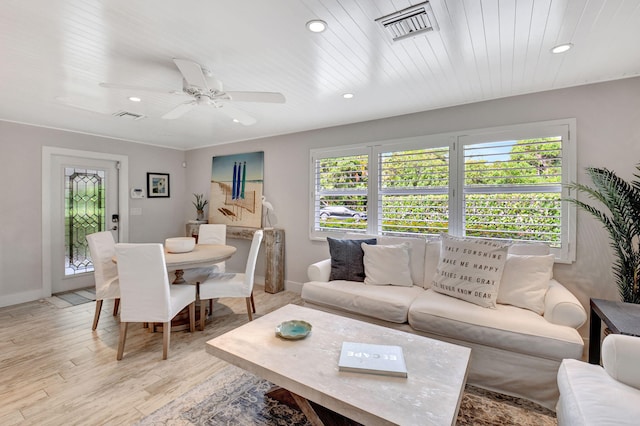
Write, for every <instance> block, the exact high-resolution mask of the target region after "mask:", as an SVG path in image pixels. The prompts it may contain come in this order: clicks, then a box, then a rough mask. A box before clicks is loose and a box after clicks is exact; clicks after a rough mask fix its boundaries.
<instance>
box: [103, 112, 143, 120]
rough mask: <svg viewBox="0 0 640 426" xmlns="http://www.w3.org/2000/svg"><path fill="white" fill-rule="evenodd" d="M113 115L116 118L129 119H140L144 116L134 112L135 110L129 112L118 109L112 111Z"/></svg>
mask: <svg viewBox="0 0 640 426" xmlns="http://www.w3.org/2000/svg"><path fill="white" fill-rule="evenodd" d="M111 115H113V116H114V117H118V118H128V119H129V120H133V121H136V120H142V119H143V118H145V117H146V115H144V114H136V113H135V112H129V111H118V112H114V113H113V114H111Z"/></svg>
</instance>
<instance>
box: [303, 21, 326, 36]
mask: <svg viewBox="0 0 640 426" xmlns="http://www.w3.org/2000/svg"><path fill="white" fill-rule="evenodd" d="M307 29H308V30H309V31H311V32H312V33H321V32H323V31H324V30H326V29H327V23H326V22H324V21H321V20H319V19H314V20H312V21H309V22H307Z"/></svg>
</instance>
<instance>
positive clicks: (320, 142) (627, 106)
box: [186, 78, 640, 335]
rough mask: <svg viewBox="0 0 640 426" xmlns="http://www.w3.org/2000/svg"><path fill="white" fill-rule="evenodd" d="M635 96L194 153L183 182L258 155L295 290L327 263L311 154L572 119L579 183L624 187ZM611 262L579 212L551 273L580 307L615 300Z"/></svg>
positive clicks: (637, 81)
mask: <svg viewBox="0 0 640 426" xmlns="http://www.w3.org/2000/svg"><path fill="white" fill-rule="evenodd" d="M639 95H640V78H633V79H626V80H619V81H614V82H608V83H600V84H594V85H588V86H581V87H576V88H570V89H563V90H555V91H548V92H542V93H537V94H531V95H522V96H517V97H511V98H505V99H499V100H494V101H488V102H480V103H475V104H468V105H463V106H457V107H451V108H443V109H439V110H434V111H427V112H423V113H417V114H411V115H405V116H400V117H392V118H388V119H382V120H375V121H371V122H366V123H357V124H351V125H345V126H339V127H333V128H327V129H319V130H313V131H308V132H303V133H296V134H291V135H285V136H278V137H271V138H265V139H258V140H252V141H245V142H241V143H235V144H229V145H222V146H214V147H210V148H204V149H198V150H193V151H189V152H187V154H186V159H187V163H188V166H187V182H188V186H189V187H190V188H193V189H194V191H196V190H197V191H198V192H204V193H205V194H206V193H207V191H208V182H209V179H210V174H211V157H212V156H214V155H226V154H236V153H242V152H252V151H264V152H265V167H264V169H265V186H264V188H265V190H264V191H265V195H266V196H267V198H268V199H269V201H271V202H272V204H273V205H274V208H275V210H276V212H277V215H278V225H277V226H279V227H282V228H284V229H285V232H286V274H285V277H286V280H287V281H288V284H289V285H292V284H294V285H295V284H299V283H303V282H304V281H306V269H307V266H308V265H309V264H310V263H312V262H315V261H317V260H320V259H323V258H326V257H327V256H328V250H327V246H326V243H324V242H317V241H311V240H310V239H309V236H308V235H309V226H310V224H309V221H308V214H307V211H308V198H309V197H308V194H309V182H308V180H309V179H308V175H309V150H310V149H311V148H318V147H328V146H337V145H347V144H354V143H360V142H369V141H376V140H385V139H394V138H401V137H410V136H418V135H428V134H437V133H446V132H451V131H460V130H464V129H479V128H486V127H494V126H503V125H511V124H517V123H528V122H536V121H545V120H555V119H560V118H571V117H575V118H576V119H577V143H578V149H577V151H578V169H579V170H578V180H579V182H582V183H589V182H588V180H587V178H586V177H585V175H584V173H583V170H584V168H585V167H586V166H590V165H593V166H604V167H608V168H611V169H614V170H615V171H616V172H618V173H619V174H620V175H621V176H622V177H624V178H627V179H631V178H632V177H633V173H634V172H636V171H637V170H636V169H635V166H636V164H637V163H638V162H639V160H640V96H639ZM612 259H613V257H612V252H611V249H610V247H609V241H608V234H606V232H605V231H604V230H603V228H602V227H601V226H600V224H599V223H598V222H596V221H595V220H594V219H592V218H591V217H590V216H587V215H586V214H585V213H583V212H579V214H578V234H577V261H576V262H575V263H574V264H572V265H556V267H555V270H554V273H555V276H556V278H557V279H558V280H560V281H561V282H563V283H565V284H566V285H567V287H569V288H570V289H571V290H572V291H573V292H574V293H575V294H576V295H577V296H578V298H579V299H580V300H581V302H582V303H583V304H584V305H585V307H588V304H589V298H590V297H596V298H607V299H617V298H618V293H617V288H616V286H615V281H614V278H613V275H612V273H611V262H612ZM585 330H586V329H585V327H583V330H582V332H583V335H586V332H585Z"/></svg>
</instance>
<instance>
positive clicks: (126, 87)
mask: <svg viewBox="0 0 640 426" xmlns="http://www.w3.org/2000/svg"><path fill="white" fill-rule="evenodd" d="M100 87H105V88H107V89H121V90H132V91H141V92H153V93H169V94H171V95H184V94H185V93H184V92H183V91H182V90H169V89H159V88H157V87H142V86H129V85H127V84H117V83H100Z"/></svg>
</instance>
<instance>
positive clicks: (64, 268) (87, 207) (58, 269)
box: [51, 156, 119, 293]
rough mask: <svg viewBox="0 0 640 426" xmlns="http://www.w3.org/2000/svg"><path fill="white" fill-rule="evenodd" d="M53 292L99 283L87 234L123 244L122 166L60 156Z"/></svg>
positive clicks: (55, 177) (54, 204) (56, 171)
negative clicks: (107, 233)
mask: <svg viewBox="0 0 640 426" xmlns="http://www.w3.org/2000/svg"><path fill="white" fill-rule="evenodd" d="M52 175H53V176H52V180H51V186H52V188H51V191H52V192H51V200H52V206H51V207H52V209H51V210H52V215H53V217H52V234H51V237H52V241H51V243H52V248H53V250H52V283H51V284H52V288H51V289H52V292H53V293H60V292H64V291H70V290H76V289H79V288H84V287H92V286H93V285H94V278H93V263H92V261H91V256H90V252H89V246H88V244H87V240H86V236H87V235H89V234H92V233H94V232H101V231H107V230H108V231H111V232H112V234H113V237H114V239H115V240H116V241H118V220H119V217H118V204H117V203H118V170H117V162H115V161H105V160H95V159H88V158H87V159H83V158H78V157H65V156H55V157H54V161H53V164H52Z"/></svg>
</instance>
